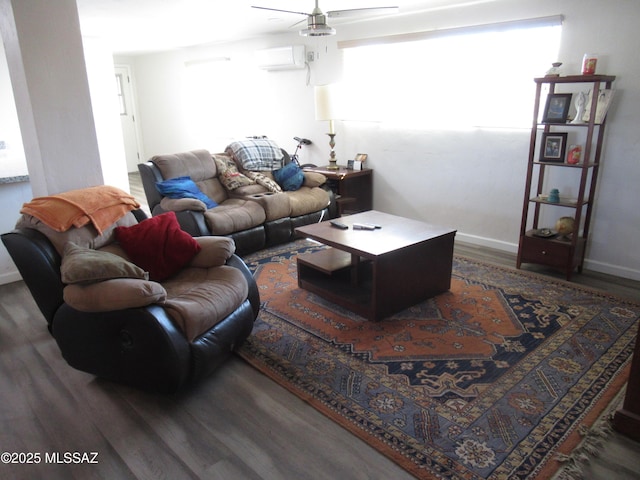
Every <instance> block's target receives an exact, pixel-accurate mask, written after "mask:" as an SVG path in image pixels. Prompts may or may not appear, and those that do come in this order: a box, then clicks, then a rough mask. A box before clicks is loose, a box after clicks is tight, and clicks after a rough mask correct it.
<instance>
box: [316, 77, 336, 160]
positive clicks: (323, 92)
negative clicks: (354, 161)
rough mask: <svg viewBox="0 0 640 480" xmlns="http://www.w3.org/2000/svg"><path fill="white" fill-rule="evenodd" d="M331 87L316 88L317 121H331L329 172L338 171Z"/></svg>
mask: <svg viewBox="0 0 640 480" xmlns="http://www.w3.org/2000/svg"><path fill="white" fill-rule="evenodd" d="M332 96H333V95H332V93H331V85H318V86H316V87H315V98H316V120H324V121H327V120H328V121H329V133H327V135H329V147H331V153H330V154H329V167H328V168H329V170H338V168H339V167H338V165H337V160H336V152H335V150H334V148H335V146H336V142H335V136H336V132H335V130H334V129H333V120H334V119H335V105H334V102H333V99H332Z"/></svg>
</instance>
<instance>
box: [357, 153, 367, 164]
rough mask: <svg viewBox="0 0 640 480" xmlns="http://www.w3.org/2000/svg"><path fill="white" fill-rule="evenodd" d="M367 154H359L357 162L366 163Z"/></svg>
mask: <svg viewBox="0 0 640 480" xmlns="http://www.w3.org/2000/svg"><path fill="white" fill-rule="evenodd" d="M367 156H368V155H367V154H366V153H358V154H357V155H356V162H364V161H365V160H366V159H367Z"/></svg>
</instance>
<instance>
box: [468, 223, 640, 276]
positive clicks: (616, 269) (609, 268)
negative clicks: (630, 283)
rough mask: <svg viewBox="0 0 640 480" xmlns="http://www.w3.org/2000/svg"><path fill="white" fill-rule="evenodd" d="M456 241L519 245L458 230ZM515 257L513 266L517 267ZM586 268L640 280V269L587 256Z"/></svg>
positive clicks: (514, 249)
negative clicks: (591, 258) (599, 260)
mask: <svg viewBox="0 0 640 480" xmlns="http://www.w3.org/2000/svg"><path fill="white" fill-rule="evenodd" d="M456 241H460V242H461V243H466V244H468V245H473V246H478V247H486V248H492V249H494V250H498V251H502V252H507V253H512V254H517V253H518V245H517V244H515V243H510V242H502V241H500V240H494V239H491V238H485V237H478V236H476V235H467V234H465V233H461V232H457V233H456ZM515 266H516V264H515V259H514V263H513V267H514V268H515ZM584 269H585V270H591V271H592V272H598V273H604V274H607V275H612V276H614V277H619V278H625V279H629V280H635V281H640V271H639V270H634V269H631V268H626V267H621V266H619V265H612V264H610V263H604V262H598V261H595V260H589V259H588V258H585V260H584Z"/></svg>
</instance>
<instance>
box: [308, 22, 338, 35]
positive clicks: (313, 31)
mask: <svg viewBox="0 0 640 480" xmlns="http://www.w3.org/2000/svg"><path fill="white" fill-rule="evenodd" d="M335 34H336V29H335V28H333V27H330V26H329V25H309V26H308V27H307V28H303V29H302V30H300V35H302V36H303V37H326V36H328V35H335Z"/></svg>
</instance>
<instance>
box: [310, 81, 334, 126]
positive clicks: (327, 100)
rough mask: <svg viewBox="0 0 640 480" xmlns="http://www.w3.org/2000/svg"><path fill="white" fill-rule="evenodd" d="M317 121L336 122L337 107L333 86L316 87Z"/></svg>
mask: <svg viewBox="0 0 640 480" xmlns="http://www.w3.org/2000/svg"><path fill="white" fill-rule="evenodd" d="M315 96H316V97H315V98H316V120H334V119H335V113H336V112H335V107H334V103H333V99H332V93H331V85H318V86H316V87H315Z"/></svg>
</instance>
